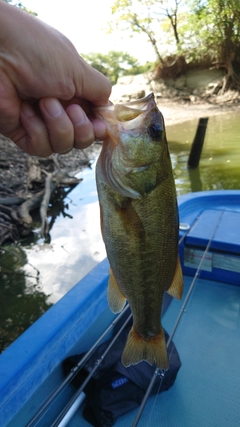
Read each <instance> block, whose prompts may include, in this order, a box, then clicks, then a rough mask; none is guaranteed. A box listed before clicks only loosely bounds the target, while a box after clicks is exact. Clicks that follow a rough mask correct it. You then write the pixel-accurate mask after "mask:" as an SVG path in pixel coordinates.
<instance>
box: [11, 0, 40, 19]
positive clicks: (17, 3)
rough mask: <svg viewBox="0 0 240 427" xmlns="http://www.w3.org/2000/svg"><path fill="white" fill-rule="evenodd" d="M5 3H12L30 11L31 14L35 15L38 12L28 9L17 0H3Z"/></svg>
mask: <svg viewBox="0 0 240 427" xmlns="http://www.w3.org/2000/svg"><path fill="white" fill-rule="evenodd" d="M5 1H6V2H7V3H12V4H13V6H16V7H19V9H22V10H25V12H28V13H30V14H31V15H35V16H37V15H38V14H37V13H36V12H33V11H32V10H30V9H28V8H27V7H25V6H23V4H22V3H21V2H20V1H18V2H16V3H15V2H14V0H5Z"/></svg>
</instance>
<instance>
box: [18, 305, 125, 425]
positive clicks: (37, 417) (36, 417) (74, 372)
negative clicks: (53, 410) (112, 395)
mask: <svg viewBox="0 0 240 427" xmlns="http://www.w3.org/2000/svg"><path fill="white" fill-rule="evenodd" d="M128 309H129V305H128V304H127V305H126V307H124V309H123V310H122V311H121V313H120V314H119V315H118V316H117V317H116V318H115V319H114V320H113V321H112V323H111V324H110V325H109V326H108V328H107V329H106V330H105V331H104V332H103V334H102V335H101V336H100V337H99V338H98V340H97V341H96V342H95V343H94V344H93V346H92V347H91V348H90V349H89V350H88V352H87V353H86V354H85V355H84V356H83V358H82V359H81V360H80V361H79V362H78V363H77V364H76V365H75V366H74V367H73V368H72V369H71V371H70V373H69V374H68V375H67V377H66V378H65V379H64V380H63V381H62V382H61V384H59V385H58V386H57V387H56V388H55V389H54V390H53V391H52V393H51V394H50V395H49V396H48V398H47V399H46V400H45V402H43V404H42V406H41V407H40V409H39V410H38V412H37V413H36V414H35V415H34V417H33V418H32V419H31V420H30V421H29V423H28V424H27V425H26V427H35V426H37V425H38V423H39V421H40V420H41V419H42V417H43V416H44V415H45V413H46V411H47V409H48V408H49V406H50V405H51V404H52V402H53V401H54V400H55V398H56V397H57V396H58V395H59V394H60V393H61V392H62V390H63V389H64V388H65V387H66V386H67V385H68V384H69V383H70V381H71V380H72V379H73V378H74V377H75V376H76V375H77V374H78V373H79V371H80V370H81V369H82V367H83V366H84V364H85V363H86V362H87V361H88V359H89V358H90V357H91V355H92V354H93V353H94V351H95V350H96V348H97V347H98V345H99V344H100V342H101V341H102V340H103V339H104V338H105V336H106V335H107V334H108V333H109V332H110V331H111V330H112V329H113V328H114V326H115V325H116V324H117V323H118V322H119V320H121V318H122V316H123V315H124V314H125V313H126V312H127V310H128ZM128 320H129V319H128Z"/></svg>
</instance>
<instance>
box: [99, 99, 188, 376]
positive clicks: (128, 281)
mask: <svg viewBox="0 0 240 427" xmlns="http://www.w3.org/2000/svg"><path fill="white" fill-rule="evenodd" d="M95 114H96V117H97V118H99V119H101V120H103V121H104V122H105V123H106V126H107V132H108V136H107V138H106V139H105V140H104V141H103V147H102V151H101V154H100V156H99V159H98V162H97V167H96V181H97V189H98V195H99V203H100V215H101V230H102V236H103V240H104V242H105V246H106V251H107V255H108V259H109V263H110V267H111V268H110V276H109V281H108V302H109V305H110V308H111V310H112V311H113V312H114V313H117V312H120V311H121V310H122V309H123V307H124V305H125V303H126V300H128V302H129V305H130V308H131V310H132V313H133V327H132V329H131V331H130V333H129V336H128V339H127V343H126V346H125V348H124V351H123V355H122V362H123V364H124V365H125V366H129V365H132V364H136V363H138V362H140V361H141V360H146V361H147V362H149V363H151V364H153V363H156V366H157V367H159V368H163V369H168V367H169V360H168V353H167V348H166V343H165V338H164V332H163V329H162V326H161V321H160V317H161V309H162V303H163V297H164V293H165V292H168V293H169V294H171V295H172V296H174V297H176V298H179V299H180V298H181V297H182V290H183V277H182V271H181V266H180V262H179V257H178V227H179V219H178V207H177V198H176V190H175V184H174V178H173V172H172V166H171V159H170V155H169V151H168V144H167V139H166V132H165V126H164V120H163V116H162V114H161V112H160V111H159V109H158V107H157V105H156V103H155V100H154V96H153V94H150V95H148V96H147V97H145V98H143V99H140V100H137V101H133V102H129V103H126V104H117V105H111V106H107V107H96V108H95Z"/></svg>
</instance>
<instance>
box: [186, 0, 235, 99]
mask: <svg viewBox="0 0 240 427" xmlns="http://www.w3.org/2000/svg"><path fill="white" fill-rule="evenodd" d="M189 28H191V30H192V33H193V34H194V35H195V46H194V49H195V53H196V56H198V57H200V58H201V59H203V57H204V56H205V57H206V55H207V56H209V57H210V59H211V61H212V62H213V63H214V64H215V66H217V67H223V68H225V70H226V75H225V77H224V80H223V87H222V92H224V91H225V90H226V89H227V88H229V87H230V86H231V87H234V88H239V87H240V2H238V1H235V0H207V1H206V0H195V1H194V2H193V13H192V14H191V16H190V18H189ZM193 40H194V38H193V39H192V43H193ZM196 41H197V42H196ZM192 47H193V46H192Z"/></svg>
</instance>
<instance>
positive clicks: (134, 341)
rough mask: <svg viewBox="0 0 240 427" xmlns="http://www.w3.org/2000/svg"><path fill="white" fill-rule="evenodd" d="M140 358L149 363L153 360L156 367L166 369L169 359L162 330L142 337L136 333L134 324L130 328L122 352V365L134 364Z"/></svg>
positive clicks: (139, 360)
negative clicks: (151, 335) (153, 334)
mask: <svg viewBox="0 0 240 427" xmlns="http://www.w3.org/2000/svg"><path fill="white" fill-rule="evenodd" d="M142 360H146V361H147V362H148V363H150V364H151V365H152V364H153V363H154V362H155V363H156V366H157V368H162V369H166V370H167V369H168V368H169V360H168V353H167V346H166V342H165V337H164V332H163V329H162V328H161V331H160V333H159V334H158V335H155V336H153V337H150V338H148V339H147V338H144V337H143V336H142V335H140V334H138V333H137V332H136V331H135V329H134V326H133V327H132V329H131V330H130V332H129V334H128V338H127V342H126V345H125V348H124V350H123V354H122V364H123V365H124V366H126V367H127V366H130V365H136V364H137V363H139V362H141V361H142Z"/></svg>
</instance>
